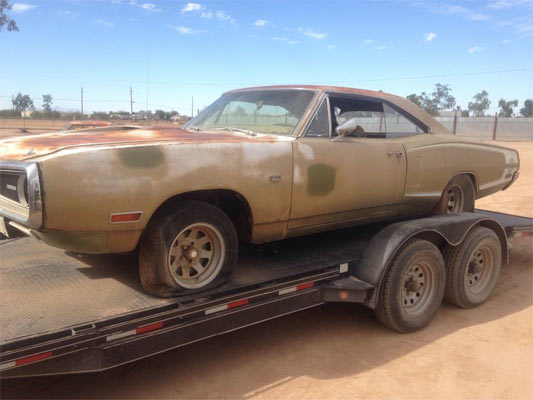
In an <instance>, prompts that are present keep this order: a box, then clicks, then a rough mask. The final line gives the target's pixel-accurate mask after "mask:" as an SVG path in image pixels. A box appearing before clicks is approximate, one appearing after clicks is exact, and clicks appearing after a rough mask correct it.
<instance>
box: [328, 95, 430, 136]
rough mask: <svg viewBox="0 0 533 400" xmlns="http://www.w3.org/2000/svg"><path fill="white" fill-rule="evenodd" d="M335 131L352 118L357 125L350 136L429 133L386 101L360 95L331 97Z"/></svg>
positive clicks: (351, 124)
mask: <svg viewBox="0 0 533 400" xmlns="http://www.w3.org/2000/svg"><path fill="white" fill-rule="evenodd" d="M330 106H331V109H332V115H331V117H332V120H333V122H332V125H333V126H332V130H333V131H332V134H333V135H336V133H335V128H336V127H337V126H339V125H341V124H343V123H344V122H347V121H350V126H355V127H356V128H355V129H354V131H353V132H352V133H350V134H349V135H348V136H351V137H363V138H365V137H366V138H374V139H389V138H395V137H401V136H410V135H417V134H420V133H425V132H426V131H425V129H424V128H422V127H420V126H418V125H417V124H415V123H414V122H412V121H411V120H410V119H408V118H407V117H405V116H404V115H403V114H400V113H399V112H398V111H396V110H395V109H394V108H392V107H390V106H389V105H388V104H386V103H383V102H382V101H380V100H378V99H376V100H367V99H362V98H359V97H355V96H354V97H347V96H342V97H341V96H339V97H333V96H330Z"/></svg>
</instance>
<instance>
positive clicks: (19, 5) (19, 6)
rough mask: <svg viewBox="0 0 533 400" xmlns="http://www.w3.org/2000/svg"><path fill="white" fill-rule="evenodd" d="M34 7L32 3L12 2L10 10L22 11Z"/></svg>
mask: <svg viewBox="0 0 533 400" xmlns="http://www.w3.org/2000/svg"><path fill="white" fill-rule="evenodd" d="M35 7H37V6H34V5H32V4H26V3H14V4H13V6H12V7H11V11H13V12H14V13H23V12H26V11H30V10H32V9H34V8H35Z"/></svg>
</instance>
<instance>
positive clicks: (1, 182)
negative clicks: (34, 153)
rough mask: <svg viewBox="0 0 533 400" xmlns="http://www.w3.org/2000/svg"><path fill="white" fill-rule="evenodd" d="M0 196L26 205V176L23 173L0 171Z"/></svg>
mask: <svg viewBox="0 0 533 400" xmlns="http://www.w3.org/2000/svg"><path fill="white" fill-rule="evenodd" d="M0 195H1V196H3V197H5V198H7V199H9V200H12V201H15V202H17V203H20V204H23V205H26V204H27V202H28V193H27V185H26V174H25V173H23V172H20V173H19V172H11V171H0Z"/></svg>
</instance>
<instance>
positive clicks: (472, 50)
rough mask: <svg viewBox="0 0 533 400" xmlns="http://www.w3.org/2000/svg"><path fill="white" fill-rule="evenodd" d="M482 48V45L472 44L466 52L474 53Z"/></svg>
mask: <svg viewBox="0 0 533 400" xmlns="http://www.w3.org/2000/svg"><path fill="white" fill-rule="evenodd" d="M482 50H483V47H479V46H474V47H470V48H469V49H468V54H474V53H477V52H480V51H482Z"/></svg>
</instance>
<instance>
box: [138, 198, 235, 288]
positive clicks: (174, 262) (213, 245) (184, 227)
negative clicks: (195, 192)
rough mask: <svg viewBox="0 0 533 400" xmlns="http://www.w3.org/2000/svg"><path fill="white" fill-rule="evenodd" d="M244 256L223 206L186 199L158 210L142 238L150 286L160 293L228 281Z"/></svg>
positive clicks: (142, 268) (145, 280)
mask: <svg viewBox="0 0 533 400" xmlns="http://www.w3.org/2000/svg"><path fill="white" fill-rule="evenodd" d="M237 256H238V240H237V234H236V232H235V228H234V226H233V224H232V222H231V220H230V219H229V218H228V216H227V215H226V214H225V213H224V212H222V211H221V210H220V209H219V208H217V207H215V206H213V205H211V204H208V203H203V202H200V201H194V200H185V201H182V202H180V203H178V204H177V205H175V206H174V207H172V208H170V207H167V208H166V210H164V211H163V212H160V213H159V214H157V215H155V216H154V217H153V218H152V220H151V221H150V223H149V224H148V226H147V227H146V230H145V231H144V233H143V236H142V238H141V242H140V244H139V275H140V278H141V283H142V286H143V288H144V290H145V291H146V292H148V293H150V294H153V295H155V296H160V297H170V296H175V295H178V294H180V293H183V292H187V293H195V292H199V291H203V290H207V289H210V288H213V287H216V286H219V285H221V284H223V283H224V282H225V281H226V280H227V278H228V277H229V276H230V274H231V271H232V270H233V267H234V265H235V264H236V262H237Z"/></svg>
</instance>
